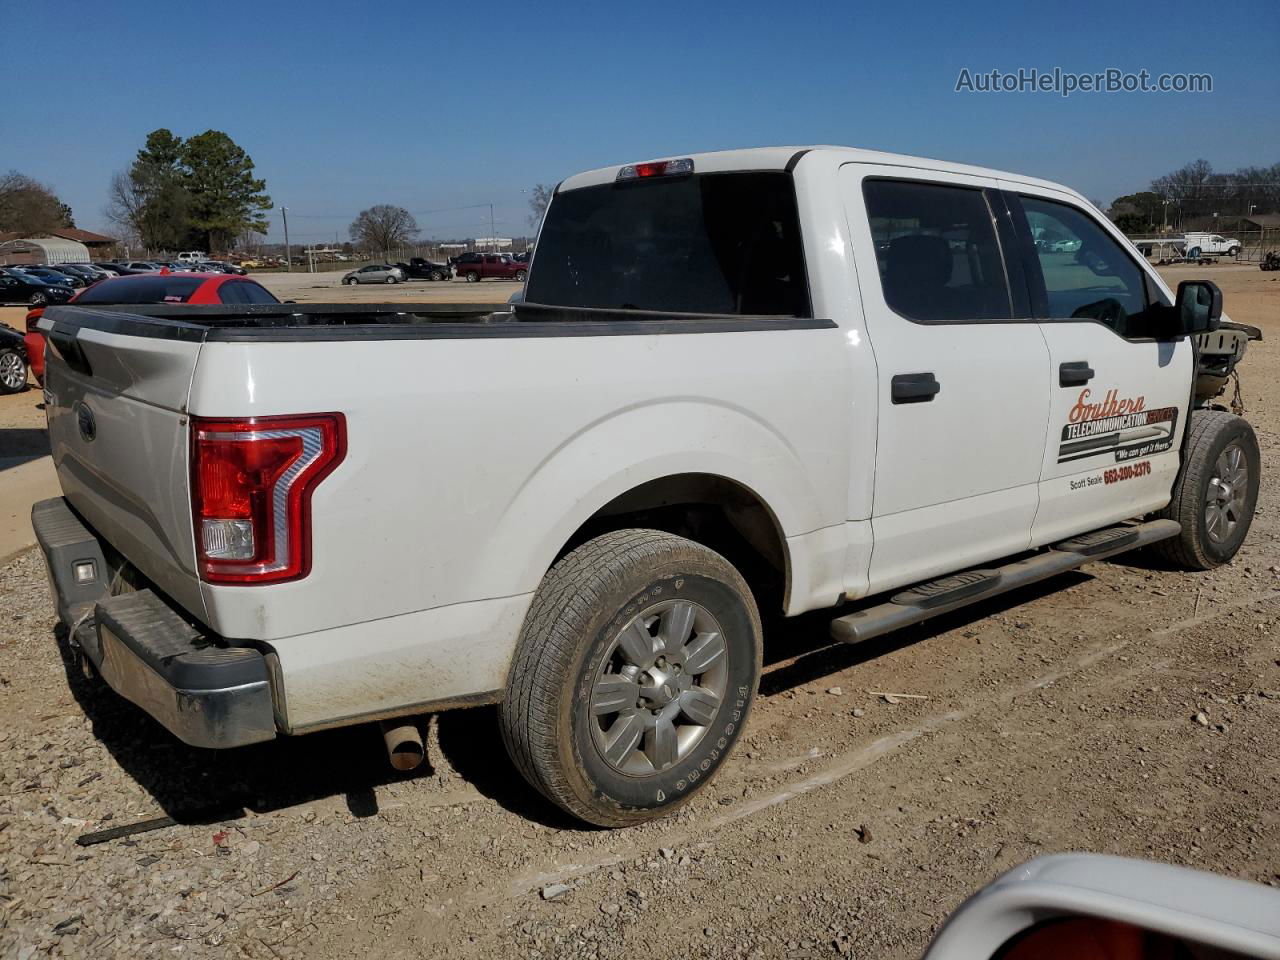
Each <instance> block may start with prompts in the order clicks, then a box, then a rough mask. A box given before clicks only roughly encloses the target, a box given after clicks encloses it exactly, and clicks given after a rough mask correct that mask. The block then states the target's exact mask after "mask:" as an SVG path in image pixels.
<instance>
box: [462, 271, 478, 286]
mask: <svg viewBox="0 0 1280 960" xmlns="http://www.w3.org/2000/svg"><path fill="white" fill-rule="evenodd" d="M463 276H464V277H466V278H467V283H479V282H480V274H478V273H476V272H475V271H474V270H468V271H467V272H466V273H464V274H463Z"/></svg>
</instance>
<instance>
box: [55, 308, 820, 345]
mask: <svg viewBox="0 0 1280 960" xmlns="http://www.w3.org/2000/svg"><path fill="white" fill-rule="evenodd" d="M40 326H41V328H42V329H45V330H47V331H48V332H49V336H50V339H51V340H53V342H54V343H55V345H58V344H59V342H60V341H64V340H66V339H68V338H74V337H75V335H76V333H77V331H79V330H81V329H91V330H101V331H104V332H108V333H116V334H122V335H126V336H136V337H160V338H164V339H169V340H187V341H192V342H197V343H206V342H207V343H214V342H244V341H252V342H281V341H332V340H430V339H504V338H511V337H522V336H523V337H573V336H590V337H599V336H624V335H629V334H662V333H727V332H747V331H753V330H820V329H829V328H832V327H834V326H835V323H834V322H832V321H831V320H816V319H812V318H807V317H806V318H801V317H784V316H722V315H719V314H687V313H685V314H678V313H664V312H658V311H649V310H613V309H595V308H586V307H560V306H550V305H545V304H532V303H518V304H509V303H500V304H497V303H404V304H360V303H280V304H252V305H236V306H192V305H189V304H188V305H176V304H145V305H139V304H121V305H119V306H108V305H95V306H92V307H88V306H86V307H79V306H76V305H74V304H68V305H64V306H57V307H50V308H48V309H47V310H46V311H45V313H44V316H43V317H42V318H41V322H40Z"/></svg>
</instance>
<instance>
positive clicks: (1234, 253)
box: [1227, 247, 1240, 260]
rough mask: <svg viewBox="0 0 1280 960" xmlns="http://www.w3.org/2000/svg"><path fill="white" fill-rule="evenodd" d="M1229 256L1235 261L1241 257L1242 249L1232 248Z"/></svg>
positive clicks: (1228, 253) (1228, 252)
mask: <svg viewBox="0 0 1280 960" xmlns="http://www.w3.org/2000/svg"><path fill="white" fill-rule="evenodd" d="M1227 256H1228V257H1230V258H1231V259H1232V260H1234V259H1235V258H1236V257H1238V256H1240V248H1239V247H1232V248H1231V249H1230V250H1228V251H1227Z"/></svg>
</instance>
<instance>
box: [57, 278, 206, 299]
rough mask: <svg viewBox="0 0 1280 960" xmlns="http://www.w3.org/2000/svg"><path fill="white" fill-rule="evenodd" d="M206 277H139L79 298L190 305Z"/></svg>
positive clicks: (99, 287)
mask: <svg viewBox="0 0 1280 960" xmlns="http://www.w3.org/2000/svg"><path fill="white" fill-rule="evenodd" d="M204 282H205V281H204V278H203V277H192V276H191V275H189V274H186V275H168V276H165V275H161V274H151V275H136V276H132V277H113V278H111V279H108V280H102V281H99V282H98V283H97V284H95V285H94V286H92V287H89V288H88V289H87V290H85V291H84V292H83V293H82V294H80V296H78V297H76V304H77V305H78V304H85V303H186V302H187V301H188V300H190V299H191V295H192V294H193V293H195V292H196V290H197V289H198V288H199V287H200V284H202V283H204Z"/></svg>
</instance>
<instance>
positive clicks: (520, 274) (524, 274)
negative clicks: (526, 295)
mask: <svg viewBox="0 0 1280 960" xmlns="http://www.w3.org/2000/svg"><path fill="white" fill-rule="evenodd" d="M516 279H517V280H519V281H520V282H521V283H524V282H525V281H526V280H528V279H529V273H528V271H527V270H517V271H516Z"/></svg>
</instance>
